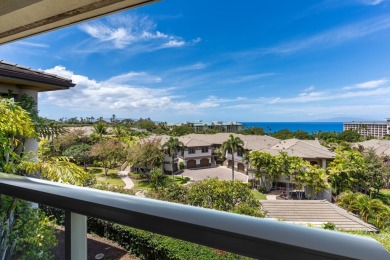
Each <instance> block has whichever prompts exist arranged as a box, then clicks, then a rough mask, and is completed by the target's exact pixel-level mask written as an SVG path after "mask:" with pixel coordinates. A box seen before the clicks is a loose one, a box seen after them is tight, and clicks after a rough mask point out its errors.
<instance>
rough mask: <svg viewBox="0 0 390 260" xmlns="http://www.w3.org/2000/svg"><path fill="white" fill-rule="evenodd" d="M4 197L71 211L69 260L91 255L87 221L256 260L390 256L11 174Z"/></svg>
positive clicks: (358, 245)
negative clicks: (88, 219)
mask: <svg viewBox="0 0 390 260" xmlns="http://www.w3.org/2000/svg"><path fill="white" fill-rule="evenodd" d="M0 193H2V194H5V195H9V196H14V197H17V198H20V199H24V200H28V201H32V202H36V203H41V204H45V205H48V206H51V207H56V208H61V209H64V210H66V211H67V214H66V216H67V219H66V224H65V232H66V235H65V236H66V250H65V251H66V259H84V256H85V255H86V217H85V216H91V217H96V218H100V219H104V220H108V221H112V222H115V223H119V224H123V225H127V226H131V227H134V228H139V229H143V230H147V231H151V232H155V233H159V234H162V235H166V236H170V237H174V238H178V239H182V240H186V241H189V242H194V243H198V244H201V245H205V246H209V247H213V248H218V249H222V250H225V251H229V252H232V253H236V254H240V255H244V256H249V257H253V258H256V259H377V260H380V259H389V256H390V255H389V253H388V252H387V251H386V249H385V248H384V247H383V246H382V245H381V244H380V243H378V242H377V241H375V240H373V239H370V238H364V237H360V236H355V235H350V234H345V233H340V232H334V231H328V230H322V229H314V228H308V227H302V226H297V225H293V224H288V223H283V222H278V221H273V220H267V219H261V218H254V217H249V216H244V215H237V214H232V213H227V212H221V211H216V210H210V209H204V208H199V207H193V206H187V205H180V204H175V203H170V202H164V201H158V200H152V199H146V198H140V197H135V196H129V195H124V194H119V193H113V192H107V191H101V190H95V189H91V188H84V187H77V186H73V185H67V184H60V183H53V182H50V181H45V180H39V179H32V178H27V177H21V176H14V175H9V174H1V173H0ZM84 245H85V246H84ZM84 251H85V252H84Z"/></svg>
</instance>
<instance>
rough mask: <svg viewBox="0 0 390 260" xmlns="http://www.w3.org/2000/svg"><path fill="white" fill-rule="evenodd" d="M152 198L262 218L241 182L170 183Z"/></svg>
mask: <svg viewBox="0 0 390 260" xmlns="http://www.w3.org/2000/svg"><path fill="white" fill-rule="evenodd" d="M151 196H152V197H154V198H157V199H161V200H166V201H171V202H176V203H181V204H187V205H193V206H199V207H203V208H209V209H216V210H221V211H227V212H233V213H238V214H244V215H250V216H257V217H262V216H263V213H262V212H261V211H260V204H259V202H258V201H257V200H256V199H255V198H254V196H253V194H252V192H251V189H250V188H249V186H248V185H247V184H245V183H242V182H241V181H221V180H218V179H206V180H203V181H198V182H195V183H193V184H190V185H186V186H179V185H177V184H174V183H171V184H170V185H168V186H167V187H166V188H164V189H161V190H159V191H158V192H156V193H154V194H151Z"/></svg>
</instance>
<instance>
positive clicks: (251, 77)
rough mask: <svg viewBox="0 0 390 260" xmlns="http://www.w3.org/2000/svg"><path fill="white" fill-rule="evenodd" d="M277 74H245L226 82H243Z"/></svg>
mask: <svg viewBox="0 0 390 260" xmlns="http://www.w3.org/2000/svg"><path fill="white" fill-rule="evenodd" d="M273 75H275V73H258V74H252V75H245V76H239V77H235V78H232V79H227V80H225V81H224V82H226V83H242V82H247V81H253V80H257V79H261V78H265V77H270V76H273Z"/></svg>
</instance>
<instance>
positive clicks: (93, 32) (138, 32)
mask: <svg viewBox="0 0 390 260" xmlns="http://www.w3.org/2000/svg"><path fill="white" fill-rule="evenodd" d="M156 27H157V24H156V23H155V22H154V21H153V20H152V19H151V18H150V17H149V16H146V15H121V14H119V15H115V16H112V17H110V18H107V19H105V20H103V21H98V22H96V21H95V22H89V23H85V24H82V25H80V26H79V28H80V30H82V31H83V32H85V33H87V34H88V35H89V36H91V37H92V39H95V40H97V42H96V41H92V42H91V41H89V42H88V44H90V46H89V48H86V47H85V46H83V48H81V46H79V49H78V51H79V52H83V51H84V52H97V51H102V50H105V51H107V50H113V49H129V48H136V49H137V51H140V50H141V51H154V50H158V49H163V48H179V47H183V46H188V45H194V44H196V43H198V42H199V41H200V38H196V39H194V40H191V41H186V40H184V39H183V38H182V37H180V36H176V35H170V34H165V33H163V32H160V31H158V30H156ZM82 49H85V50H82Z"/></svg>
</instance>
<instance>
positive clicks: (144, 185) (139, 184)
mask: <svg viewBox="0 0 390 260" xmlns="http://www.w3.org/2000/svg"><path fill="white" fill-rule="evenodd" d="M132 181H133V183H134V187H133V189H136V190H149V189H150V186H149V185H150V182H149V180H147V179H141V180H132Z"/></svg>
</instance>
